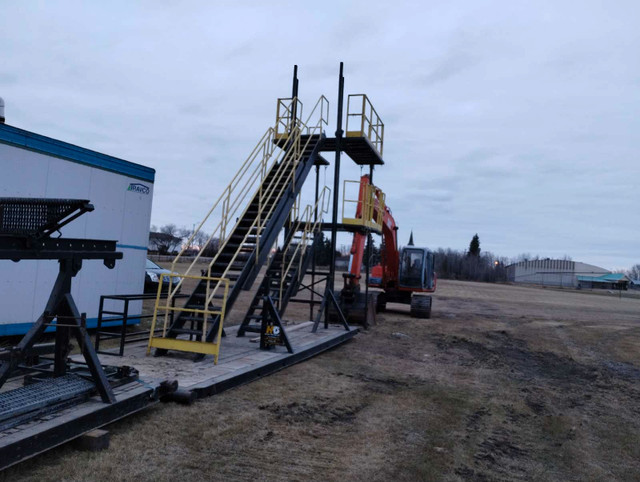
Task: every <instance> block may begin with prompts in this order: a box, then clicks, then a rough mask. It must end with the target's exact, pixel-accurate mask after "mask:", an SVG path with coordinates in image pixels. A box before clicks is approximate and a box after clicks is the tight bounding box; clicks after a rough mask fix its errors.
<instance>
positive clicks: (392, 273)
mask: <svg viewBox="0 0 640 482" xmlns="http://www.w3.org/2000/svg"><path fill="white" fill-rule="evenodd" d="M367 218H370V220H371V223H370V226H374V229H372V230H373V231H377V232H381V234H382V238H383V243H382V246H381V248H380V254H381V260H380V264H378V265H376V266H373V268H372V269H371V274H370V276H369V287H370V288H378V289H379V290H380V291H374V292H372V293H370V295H369V299H366V297H365V294H364V293H362V292H361V289H360V279H361V271H362V263H363V258H364V253H365V241H366V239H367V236H368V234H367V230H366V229H360V230H355V232H354V235H353V242H352V244H351V253H350V254H351V256H350V259H349V272H348V273H345V274H343V277H344V287H343V288H342V291H340V293H339V295H340V305H341V308H342V311H343V313H345V314H346V315H347V319H348V320H349V321H351V322H363V323H364V324H365V325H366V324H369V322H370V321H371V320H370V317H371V315H370V314H369V310H367V309H366V307H367V306H368V305H369V304H370V303H372V301H373V300H375V307H376V311H378V312H379V311H385V310H386V307H387V303H404V304H408V305H410V306H411V310H410V313H411V316H412V317H415V318H430V317H431V306H432V304H433V301H432V297H431V295H430V293H433V292H435V290H436V282H437V280H436V274H435V272H434V257H433V252H432V251H430V250H429V249H427V248H419V247H416V246H414V245H413V233H412V235H411V238H410V241H409V245H408V246H405V247H403V248H400V249H399V248H398V236H397V235H398V227H397V225H396V222H395V219H394V218H393V216H392V214H391V209H389V207H388V206H386V205H385V201H384V194H383V193H382V192H381V191H380V189H378V188H377V187H375V186H373V185H372V184H370V182H369V176H368V175H364V176H362V177H361V178H360V191H359V194H358V204H357V207H356V217H355V220H356V221H357V220H361V221H362V226H367V221H369V220H368V219H367ZM363 318H364V320H363Z"/></svg>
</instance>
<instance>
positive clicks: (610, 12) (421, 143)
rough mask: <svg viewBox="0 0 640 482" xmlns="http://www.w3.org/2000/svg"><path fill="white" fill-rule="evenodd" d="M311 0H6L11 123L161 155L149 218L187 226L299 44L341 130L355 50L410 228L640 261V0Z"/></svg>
mask: <svg viewBox="0 0 640 482" xmlns="http://www.w3.org/2000/svg"><path fill="white" fill-rule="evenodd" d="M305 5H307V2H301V1H295V2H279V1H269V2H262V1H258V2H231V1H230V2H205V1H201V2H160V1H153V2H124V1H123V2H117V1H110V2H64V1H58V2H44V1H43V2H9V1H7V0H5V1H2V2H0V46H1V47H0V96H2V97H3V98H4V99H5V103H6V118H7V123H8V124H11V125H14V126H16V127H20V128H23V129H26V130H29V131H33V132H37V133H39V134H43V135H47V136H51V137H54V138H56V139H60V140H64V141H67V142H71V143H74V144H78V145H80V146H83V147H86V148H90V149H95V150H97V151H100V152H103V153H105V154H110V155H113V156H116V157H121V158H124V159H126V160H129V161H132V162H136V163H140V164H143V165H146V166H150V167H153V168H155V169H156V183H155V195H154V203H153V215H152V223H153V224H155V225H163V224H166V223H175V224H177V225H179V226H191V225H192V224H193V223H196V222H198V221H199V220H200V218H201V217H202V216H203V215H204V214H205V213H206V211H207V210H208V208H209V205H210V204H211V203H212V202H213V201H214V200H215V199H216V198H217V197H218V195H219V193H220V190H221V189H222V188H223V187H224V186H225V185H226V184H227V182H228V181H229V180H230V179H231V177H232V176H233V173H234V172H235V170H236V169H237V166H238V165H239V163H240V162H242V161H243V160H244V158H245V157H246V156H247V155H248V154H249V152H250V151H251V149H252V148H253V146H254V145H255V143H256V142H257V141H258V139H259V138H260V136H261V135H262V134H263V133H264V131H265V130H266V129H267V128H268V127H269V126H270V125H272V124H273V122H274V119H275V108H276V99H277V98H278V97H286V96H289V95H290V92H291V73H292V68H293V65H294V64H298V65H299V78H300V97H301V99H302V101H303V102H304V103H305V106H311V105H313V103H315V100H316V99H317V97H318V96H319V95H320V94H325V95H327V96H328V97H329V100H330V102H331V119H332V121H331V124H330V125H329V128H328V129H327V133H328V134H330V135H334V132H335V112H336V104H337V99H336V97H337V73H338V64H339V61H344V62H345V77H346V81H345V86H346V92H347V93H363V92H364V93H367V94H368V95H369V96H370V98H371V100H372V101H373V103H374V105H375V107H376V109H377V111H378V112H379V113H380V115H381V117H382V119H383V121H384V123H385V147H384V154H385V155H384V158H385V162H386V164H385V165H384V166H382V167H380V168H377V169H376V171H375V174H374V181H375V183H376V184H377V185H379V186H380V187H381V188H382V189H383V190H384V191H385V192H386V193H387V201H388V204H389V206H390V207H391V208H392V210H393V214H394V216H395V217H396V221H397V223H398V225H399V226H400V239H401V241H402V242H406V240H407V239H408V237H409V232H410V230H411V229H413V231H414V237H415V240H416V244H418V245H423V246H429V247H431V248H437V247H451V248H455V249H466V248H467V247H468V246H469V241H470V240H471V237H472V236H473V234H474V233H476V232H477V233H478V234H479V236H480V242H481V247H482V249H483V250H487V251H491V252H493V253H495V254H497V255H501V256H509V257H513V256H517V255H518V254H520V253H531V254H532V255H536V254H538V255H540V256H543V257H562V256H564V255H569V256H571V257H572V258H573V259H574V260H577V261H584V262H587V263H592V264H596V265H600V266H603V267H606V268H609V269H613V268H629V267H630V266H631V265H632V264H635V263H640V252H639V251H640V250H639V248H638V246H639V241H640V214H639V212H640V211H639V209H640V163H639V162H638V153H639V151H640V116H639V115H638V114H639V112H640V28H639V25H640V2H638V1H637V0H636V1H599V2H595V1H564V2H563V1H558V0H555V1H549V2H545V1H535V2H533V1H532V2H514V1H466V2H465V1H448V2H444V1H442V2H428V1H425V2H401V1H393V2H388V1H385V2H374V1H367V2H330V1H324V2H315V3H314V6H305ZM309 5H310V3H309ZM331 160H332V158H331ZM342 164H343V166H345V167H344V170H343V178H347V179H357V178H358V176H359V174H360V169H359V168H358V167H357V166H356V165H355V164H354V163H352V162H351V161H350V160H349V159H348V158H343V163H342ZM332 169H333V168H332V167H330V168H329V169H328V170H327V171H326V174H325V173H323V174H322V177H321V180H322V181H324V180H325V178H326V182H327V184H332V181H331V177H332ZM309 184H310V183H309ZM341 242H344V243H346V242H347V241H346V240H342V241H341Z"/></svg>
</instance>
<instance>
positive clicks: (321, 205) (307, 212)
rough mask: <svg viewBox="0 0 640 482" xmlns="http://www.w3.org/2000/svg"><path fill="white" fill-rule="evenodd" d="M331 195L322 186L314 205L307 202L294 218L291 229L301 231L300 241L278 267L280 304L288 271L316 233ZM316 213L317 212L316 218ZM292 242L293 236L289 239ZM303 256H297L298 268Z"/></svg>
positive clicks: (284, 251) (327, 209) (329, 190)
mask: <svg viewBox="0 0 640 482" xmlns="http://www.w3.org/2000/svg"><path fill="white" fill-rule="evenodd" d="M330 196H331V189H329V188H328V187H326V186H325V187H324V188H323V189H322V191H320V194H318V200H317V201H316V204H315V205H314V206H311V204H307V206H306V207H305V209H304V211H303V212H302V215H301V216H300V215H299V210H298V212H297V214H296V217H295V218H294V221H295V224H294V225H293V226H292V227H291V229H292V231H293V232H294V233H295V232H298V231H300V232H301V239H300V240H299V241H300V242H299V243H298V244H297V246H296V248H295V249H294V250H293V252H292V253H289V254H290V259H289V263H282V268H281V269H280V288H279V294H278V297H279V300H280V305H282V295H283V293H284V284H285V282H286V281H287V275H288V274H289V272H290V271H291V270H292V269H293V268H294V267H295V266H296V265H295V264H294V261H295V259H296V256H297V255H298V253H303V252H304V250H306V249H307V246H309V243H310V242H311V241H312V240H313V237H314V236H315V235H316V234H318V231H317V229H318V225H319V224H320V223H321V222H322V215H323V214H326V213H328V212H329V200H330ZM316 213H317V214H318V216H317V218H316ZM291 242H293V238H292V239H291ZM291 242H290V244H289V245H287V246H283V248H282V252H283V253H287V251H288V250H289V247H290V246H291ZM302 261H303V256H299V259H298V268H300V267H301V266H302Z"/></svg>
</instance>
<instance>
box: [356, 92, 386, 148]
mask: <svg viewBox="0 0 640 482" xmlns="http://www.w3.org/2000/svg"><path fill="white" fill-rule="evenodd" d="M351 99H353V103H352V101H351ZM352 105H353V107H352ZM352 119H353V120H352ZM349 121H351V127H352V128H351V129H349ZM354 122H356V124H357V125H356V126H355V129H354V128H353V123H354ZM347 137H366V138H367V139H369V140H370V141H371V143H372V144H373V147H374V148H375V149H376V150H377V151H378V153H379V154H380V156H382V151H383V147H384V123H383V122H382V119H381V118H380V116H379V115H378V113H377V112H376V110H375V109H374V108H373V104H371V101H370V100H369V98H368V97H367V96H366V95H365V94H350V95H349V96H348V97H347Z"/></svg>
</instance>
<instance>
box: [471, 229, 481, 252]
mask: <svg viewBox="0 0 640 482" xmlns="http://www.w3.org/2000/svg"><path fill="white" fill-rule="evenodd" d="M469 256H475V257H478V256H480V238H479V237H478V233H476V234H475V235H474V236H473V238H472V239H471V242H470V243H469Z"/></svg>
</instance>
